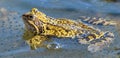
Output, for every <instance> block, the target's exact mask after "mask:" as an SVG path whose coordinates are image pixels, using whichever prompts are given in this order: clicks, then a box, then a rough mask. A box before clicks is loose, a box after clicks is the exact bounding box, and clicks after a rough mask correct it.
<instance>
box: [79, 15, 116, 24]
mask: <svg viewBox="0 0 120 58" xmlns="http://www.w3.org/2000/svg"><path fill="white" fill-rule="evenodd" d="M80 20H81V21H82V22H85V23H88V24H93V25H104V26H108V25H116V22H115V21H110V20H105V19H103V18H96V17H86V16H80Z"/></svg>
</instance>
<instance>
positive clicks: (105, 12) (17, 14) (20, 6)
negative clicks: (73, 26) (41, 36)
mask: <svg viewBox="0 0 120 58" xmlns="http://www.w3.org/2000/svg"><path fill="white" fill-rule="evenodd" d="M33 7H36V8H38V9H39V10H40V11H42V12H44V13H46V14H47V15H48V16H52V17H54V18H69V19H74V20H77V18H78V17H79V16H95V17H103V18H106V19H108V20H109V19H111V20H115V21H117V23H118V25H117V26H114V27H113V26H107V27H106V26H95V27H97V28H100V29H101V30H103V31H111V32H113V33H114V34H115V40H114V41H113V43H112V44H111V45H110V46H109V47H108V48H105V49H103V50H101V51H99V52H96V53H91V52H89V51H87V45H82V44H79V43H78V42H77V40H73V39H59V40H58V39H53V40H54V42H57V43H59V44H61V45H63V47H62V49H60V50H47V49H44V48H39V49H37V50H30V48H29V46H28V45H27V44H26V43H25V41H24V40H23V39H22V35H23V33H24V23H23V21H22V18H21V15H22V14H24V13H26V12H27V11H29V10H30V9H31V8H33ZM119 9H120V2H105V1H101V0H0V58H120V42H119V41H120V36H119V34H120V25H119V23H120V10H119Z"/></svg>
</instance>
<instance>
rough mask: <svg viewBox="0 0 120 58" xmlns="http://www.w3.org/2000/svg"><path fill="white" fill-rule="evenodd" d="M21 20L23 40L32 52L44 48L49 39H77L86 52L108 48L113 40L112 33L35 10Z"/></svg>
mask: <svg viewBox="0 0 120 58" xmlns="http://www.w3.org/2000/svg"><path fill="white" fill-rule="evenodd" d="M84 19H85V18H84ZM22 20H23V22H24V25H25V30H26V31H25V33H24V35H23V38H24V39H25V41H26V42H27V43H28V44H29V45H30V47H31V49H33V50H35V49H37V48H39V47H42V46H44V47H46V46H47V45H46V44H44V42H45V41H47V40H49V39H51V38H58V39H59V38H60V39H62V38H65V39H67V38H68V39H70V38H71V39H74V38H77V40H78V43H80V44H87V45H88V51H90V52H96V51H99V50H102V49H103V48H105V47H107V46H109V45H110V43H112V42H113V39H114V34H113V33H112V32H109V31H101V30H100V29H98V28H94V27H92V26H89V25H87V24H85V23H83V22H82V21H75V20H72V19H67V18H53V17H50V16H47V15H46V14H45V13H43V12H41V11H39V10H38V9H37V8H32V9H31V10H30V11H29V12H27V13H24V14H23V15H22ZM107 25H109V24H107Z"/></svg>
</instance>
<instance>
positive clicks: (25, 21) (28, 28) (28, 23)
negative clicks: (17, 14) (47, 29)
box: [22, 14, 39, 34]
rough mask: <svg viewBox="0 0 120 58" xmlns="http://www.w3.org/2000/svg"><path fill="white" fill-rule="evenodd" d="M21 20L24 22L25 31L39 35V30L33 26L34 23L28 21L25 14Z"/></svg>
mask: <svg viewBox="0 0 120 58" xmlns="http://www.w3.org/2000/svg"><path fill="white" fill-rule="evenodd" d="M22 19H23V21H24V24H25V27H26V29H27V30H30V31H31V32H33V33H37V34H38V33H39V28H38V27H37V25H35V23H34V22H33V21H32V20H29V18H28V15H27V14H23V15H22Z"/></svg>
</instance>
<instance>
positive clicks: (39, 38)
mask: <svg viewBox="0 0 120 58" xmlns="http://www.w3.org/2000/svg"><path fill="white" fill-rule="evenodd" d="M23 39H24V40H25V41H26V42H27V44H29V46H30V47H31V49H32V50H35V49H37V48H38V47H44V46H45V44H44V42H45V41H46V40H48V37H47V36H43V35H34V33H32V32H30V31H28V30H25V33H24V34H23Z"/></svg>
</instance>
